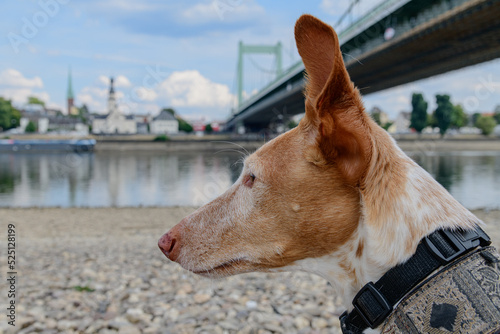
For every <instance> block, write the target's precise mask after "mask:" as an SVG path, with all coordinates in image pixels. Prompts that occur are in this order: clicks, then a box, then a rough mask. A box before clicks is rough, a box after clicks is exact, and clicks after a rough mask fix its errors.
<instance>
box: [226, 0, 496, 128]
mask: <svg viewBox="0 0 500 334" xmlns="http://www.w3.org/2000/svg"><path fill="white" fill-rule="evenodd" d="M359 1H360V0H352V1H351V4H350V6H349V8H348V10H347V11H346V13H345V14H344V15H342V17H341V19H340V20H339V22H340V21H342V20H343V19H344V18H345V17H346V16H347V15H348V14H349V13H350V12H351V11H352V9H353V8H354V7H355V5H356V4H358V3H359ZM339 22H338V23H339ZM334 27H335V26H334ZM335 28H337V27H335ZM337 32H338V33H339V40H340V44H341V50H342V53H343V55H344V62H345V64H346V67H347V70H348V71H349V74H350V76H351V80H352V81H353V82H354V83H355V85H356V86H357V87H358V88H359V89H360V91H361V93H362V94H364V95H367V94H370V93H375V92H378V91H381V90H384V89H388V88H391V87H395V86H398V85H402V84H405V83H409V82H412V81H416V80H419V79H424V78H428V77H431V76H434V75H438V74H442V73H446V72H448V71H452V70H456V69H459V68H462V67H466V66H470V65H474V64H478V63H481V62H485V61H489V60H492V59H495V58H498V57H500V0H386V1H383V2H381V3H380V4H379V5H378V6H377V7H375V8H374V9H373V10H371V11H369V12H368V14H366V15H364V16H363V17H361V18H359V19H357V20H356V21H355V22H353V23H352V24H350V25H349V26H348V27H347V28H345V29H343V30H342V29H341V30H340V32H339V30H337ZM282 51H283V46H282V45H281V43H278V44H276V45H271V46H265V45H245V44H243V43H242V42H240V44H239V52H238V67H237V96H238V105H237V107H236V108H235V109H234V110H233V112H232V115H231V116H230V118H229V119H228V121H227V124H226V129H227V130H229V131H239V130H241V129H245V131H246V132H259V131H261V130H263V129H272V128H273V125H274V124H276V123H280V122H281V123H283V122H284V121H286V120H287V119H288V118H290V117H291V116H294V115H296V114H299V113H303V112H304V97H303V94H302V90H303V85H304V65H303V64H302V62H301V61H299V62H296V63H295V64H294V65H292V66H291V67H289V68H288V69H286V70H283V69H282V64H283V60H282ZM255 53H259V54H271V55H273V56H274V64H273V65H272V66H273V68H271V69H267V70H266V69H262V68H259V66H256V64H254V62H253V61H252V64H253V65H254V67H257V69H258V70H260V71H262V72H266V73H267V74H268V76H269V77H270V79H269V80H268V84H267V85H265V86H264V87H263V88H261V89H260V90H259V91H256V92H255V94H245V93H244V92H246V89H245V87H244V83H245V84H247V80H246V79H245V78H244V74H245V73H247V72H246V71H245V66H244V59H246V58H247V57H249V55H251V54H255ZM250 60H252V59H250ZM245 64H246V63H245ZM244 79H245V80H244ZM269 81H270V82H269ZM261 87H262V86H261ZM245 95H250V96H245Z"/></svg>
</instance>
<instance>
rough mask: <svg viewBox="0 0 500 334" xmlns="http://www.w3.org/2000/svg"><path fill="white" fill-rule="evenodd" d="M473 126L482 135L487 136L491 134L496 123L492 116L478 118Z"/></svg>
mask: <svg viewBox="0 0 500 334" xmlns="http://www.w3.org/2000/svg"><path fill="white" fill-rule="evenodd" d="M475 125H476V127H477V128H478V129H480V130H481V132H482V133H483V135H485V136H487V135H489V134H490V133H492V132H493V129H494V128H495V126H496V125H497V122H496V121H495V119H494V118H493V117H492V116H479V118H478V119H477V121H476V124H475Z"/></svg>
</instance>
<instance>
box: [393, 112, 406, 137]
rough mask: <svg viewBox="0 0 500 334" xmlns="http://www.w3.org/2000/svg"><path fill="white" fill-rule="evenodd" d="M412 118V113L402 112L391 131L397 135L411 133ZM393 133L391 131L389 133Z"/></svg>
mask: <svg viewBox="0 0 500 334" xmlns="http://www.w3.org/2000/svg"><path fill="white" fill-rule="evenodd" d="M410 118H411V113H410V112H407V111H401V112H400V113H399V114H398V117H397V118H396V120H395V121H394V124H393V125H392V126H391V128H393V129H390V130H393V132H395V133H409V132H411V131H410V123H411V122H410ZM389 132H391V131H389Z"/></svg>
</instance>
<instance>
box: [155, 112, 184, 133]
mask: <svg viewBox="0 0 500 334" xmlns="http://www.w3.org/2000/svg"><path fill="white" fill-rule="evenodd" d="M149 127H150V131H151V133H154V134H176V133H179V121H178V120H177V119H176V118H175V116H174V115H172V114H171V113H170V112H168V111H167V110H162V111H161V112H160V114H158V116H156V117H154V118H153V120H152V121H151V123H150V125H149Z"/></svg>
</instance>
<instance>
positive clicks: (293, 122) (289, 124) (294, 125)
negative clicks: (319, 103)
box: [286, 119, 299, 129]
mask: <svg viewBox="0 0 500 334" xmlns="http://www.w3.org/2000/svg"><path fill="white" fill-rule="evenodd" d="M297 125H299V123H297V122H295V121H294V120H293V119H291V120H289V121H288V123H286V126H288V128H289V129H293V128H295V127H297Z"/></svg>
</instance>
